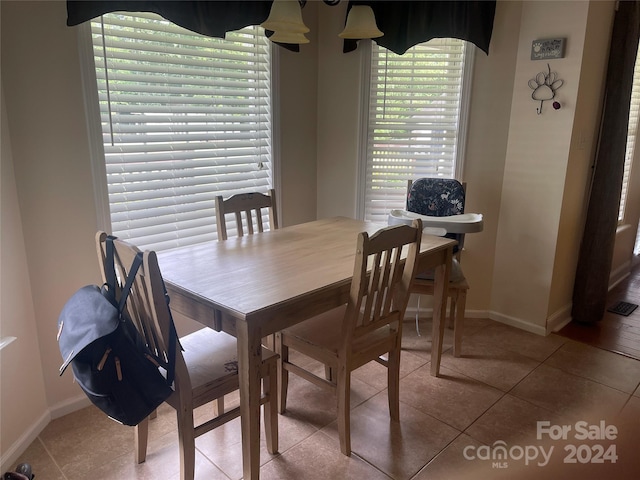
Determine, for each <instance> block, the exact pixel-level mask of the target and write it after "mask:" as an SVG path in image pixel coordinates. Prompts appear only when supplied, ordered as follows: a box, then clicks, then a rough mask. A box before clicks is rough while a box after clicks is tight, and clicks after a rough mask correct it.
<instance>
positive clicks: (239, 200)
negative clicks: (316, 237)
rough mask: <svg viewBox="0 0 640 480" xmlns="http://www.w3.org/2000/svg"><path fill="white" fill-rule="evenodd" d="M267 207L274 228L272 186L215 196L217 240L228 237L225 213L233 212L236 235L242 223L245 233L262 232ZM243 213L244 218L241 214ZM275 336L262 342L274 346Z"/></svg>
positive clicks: (274, 206) (242, 229)
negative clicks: (225, 195) (264, 189)
mask: <svg viewBox="0 0 640 480" xmlns="http://www.w3.org/2000/svg"><path fill="white" fill-rule="evenodd" d="M263 209H267V210H268V213H269V228H270V229H271V230H276V229H277V228H278V227H279V225H278V209H277V205H276V191H275V190H274V189H273V188H272V189H270V190H269V195H265V194H264V193H259V192H249V193H239V194H237V195H233V196H232V197H229V198H228V199H227V200H224V199H223V198H222V196H220V195H218V196H217V197H216V224H217V226H218V240H220V241H223V240H227V239H228V234H227V214H233V215H234V217H235V222H236V232H237V234H238V237H243V236H244V225H245V224H246V226H247V233H248V234H249V235H253V234H254V233H262V232H264V222H263V221H262V211H263ZM242 214H244V220H243V215H242ZM274 342H275V336H274V335H269V336H267V337H265V338H264V339H263V344H264V345H265V346H266V347H268V348H270V349H273V348H274Z"/></svg>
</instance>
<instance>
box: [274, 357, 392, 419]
mask: <svg viewBox="0 0 640 480" xmlns="http://www.w3.org/2000/svg"><path fill="white" fill-rule="evenodd" d="M323 372H324V368H323V367H322V366H318V368H317V369H316V370H314V373H315V374H316V375H323V374H324V373H323ZM379 391H380V390H379V389H378V388H376V387H372V386H371V385H369V384H368V383H365V382H363V381H362V380H360V379H358V378H356V377H353V376H352V378H351V408H354V407H355V406H357V405H359V404H361V403H363V402H365V401H366V400H368V399H369V398H371V397H372V396H374V395H376V394H377V393H378V392H379ZM286 415H291V416H293V417H295V418H297V419H299V420H303V421H305V422H307V423H309V424H310V425H312V426H313V427H314V428H316V429H320V428H322V427H325V426H326V425H328V424H329V423H331V422H332V421H334V420H335V419H336V415H337V407H336V396H335V395H334V393H333V392H332V391H330V390H328V389H325V388H321V387H319V386H317V385H315V384H313V383H310V382H308V381H306V380H304V379H302V378H300V377H298V376H296V375H294V374H290V375H289V388H288V393H287V411H286Z"/></svg>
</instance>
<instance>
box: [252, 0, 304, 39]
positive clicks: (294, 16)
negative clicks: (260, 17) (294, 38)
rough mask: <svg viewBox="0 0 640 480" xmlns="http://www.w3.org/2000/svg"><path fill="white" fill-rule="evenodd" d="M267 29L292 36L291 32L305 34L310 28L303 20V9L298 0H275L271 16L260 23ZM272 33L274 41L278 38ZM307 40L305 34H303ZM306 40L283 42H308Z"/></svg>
mask: <svg viewBox="0 0 640 480" xmlns="http://www.w3.org/2000/svg"><path fill="white" fill-rule="evenodd" d="M260 26H261V27H263V28H264V29H265V30H271V31H273V32H276V33H282V34H284V35H287V36H290V35H291V34H296V33H297V34H303V33H307V32H308V31H309V28H308V27H307V26H306V25H305V24H304V22H303V21H302V10H301V8H300V3H299V2H298V0H274V2H273V4H272V5H271V11H270V13H269V17H268V18H267V19H266V20H265V21H264V22H262V23H261V24H260ZM273 37H274V36H273V35H272V36H271V37H269V38H270V39H271V40H273V41H274V42H280V40H276V39H274V38H273ZM301 37H303V38H304V39H305V40H306V37H305V36H304V35H301ZM308 42H309V40H307V41H306V42H282V43H308Z"/></svg>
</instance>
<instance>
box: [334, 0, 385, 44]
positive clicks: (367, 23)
mask: <svg viewBox="0 0 640 480" xmlns="http://www.w3.org/2000/svg"><path fill="white" fill-rule="evenodd" d="M383 35H384V33H382V32H381V31H380V30H379V29H378V25H377V24H376V17H375V15H374V13H373V9H372V8H371V7H370V6H369V5H354V6H353V7H351V10H349V15H348V16H347V24H346V25H345V27H344V30H343V31H342V33H339V34H338V36H339V37H341V38H354V39H358V38H378V37H381V36H383Z"/></svg>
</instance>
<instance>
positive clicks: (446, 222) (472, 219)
mask: <svg viewBox="0 0 640 480" xmlns="http://www.w3.org/2000/svg"><path fill="white" fill-rule="evenodd" d="M416 218H419V219H421V220H422V225H423V227H425V229H424V231H425V233H430V234H432V235H438V233H431V232H430V231H427V228H429V229H444V230H445V232H444V233H445V234H446V233H476V232H481V231H482V229H483V227H484V220H483V219H482V214H481V213H463V214H461V215H450V216H447V217H430V216H429V215H420V214H419V213H413V212H408V211H406V210H391V213H389V217H388V222H387V223H388V224H389V225H397V224H399V223H410V222H411V221H412V220H414V219H416ZM443 235H444V234H443ZM439 236H442V235H439Z"/></svg>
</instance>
